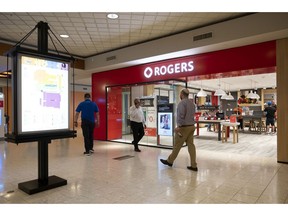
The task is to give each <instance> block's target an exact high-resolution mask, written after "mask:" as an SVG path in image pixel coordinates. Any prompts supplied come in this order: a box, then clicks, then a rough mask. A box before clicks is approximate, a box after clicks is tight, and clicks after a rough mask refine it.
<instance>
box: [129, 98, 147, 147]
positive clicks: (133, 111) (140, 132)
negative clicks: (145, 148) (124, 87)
mask: <svg viewBox="0 0 288 216" xmlns="http://www.w3.org/2000/svg"><path fill="white" fill-rule="evenodd" d="M130 124H131V129H132V132H133V141H132V143H133V144H134V151H136V152H141V150H140V149H139V147H138V143H139V141H140V140H141V139H142V137H143V136H144V134H145V133H144V128H146V124H145V118H144V113H143V110H142V107H141V106H140V100H139V99H138V98H136V99H134V105H133V106H131V107H130Z"/></svg>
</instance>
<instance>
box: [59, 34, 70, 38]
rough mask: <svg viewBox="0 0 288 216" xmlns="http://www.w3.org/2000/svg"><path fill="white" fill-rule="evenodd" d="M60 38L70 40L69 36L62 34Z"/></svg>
mask: <svg viewBox="0 0 288 216" xmlns="http://www.w3.org/2000/svg"><path fill="white" fill-rule="evenodd" d="M60 37H62V38H69V35H65V34H61V35H60Z"/></svg>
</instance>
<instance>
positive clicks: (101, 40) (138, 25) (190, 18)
mask: <svg viewBox="0 0 288 216" xmlns="http://www.w3.org/2000/svg"><path fill="white" fill-rule="evenodd" d="M248 14H251V13H226V12H225V13H224V12H217V13H211V12H210V13H202V12H191V13H190V12H172V13H164V12H159V13H156V12H147V13H143V12H141V13H138V12H135V13H134V12H133V13H118V15H119V18H118V19H115V20H111V19H108V18H107V13H99V12H95V13H88V12H81V13H78V12H67V13H58V12H57V13H46V12H41V13H36V12H34V13H32V12H29V13H25V12H21V13H18V12H15V13H14V12H13V13H8V12H7V13H0V42H2V43H6V44H10V45H15V44H16V43H17V42H19V41H21V40H22V39H23V38H24V37H25V36H26V35H27V34H28V33H29V32H30V31H31V30H32V29H33V28H34V27H35V26H36V25H37V23H38V22H40V21H44V22H47V23H48V25H49V27H50V31H49V33H52V34H50V35H51V38H53V43H51V41H49V50H52V51H55V50H57V51H58V52H60V53H67V51H68V53H70V54H71V55H73V56H74V57H77V58H82V59H85V58H86V57H90V56H94V55H98V54H102V53H105V52H110V51H113V50H117V49H121V48H124V47H129V46H133V45H135V44H139V43H143V42H147V41H151V40H154V39H158V38H162V37H165V36H169V35H173V34H177V33H180V32H185V31H189V30H193V29H196V28H200V27H203V26H208V25H211V24H214V23H217V22H222V21H226V20H230V19H235V18H238V17H241V16H246V15H248ZM53 34H54V35H56V37H57V38H58V39H59V40H60V42H59V41H58V40H56V39H55V37H54V36H53ZM60 34H67V35H69V38H60V36H59V35H60ZM37 38H38V35H37V30H35V31H33V32H32V34H31V35H30V36H29V37H27V39H25V40H24V41H23V43H22V44H23V45H25V46H28V47H37ZM61 44H63V46H64V47H63V46H62V45H61ZM66 50H67V51H66ZM76 73H83V71H82V72H81V71H76ZM251 80H254V81H252V82H251ZM256 81H257V83H256ZM75 82H76V83H77V84H83V85H91V79H90V78H88V79H86V80H83V79H82V80H81V81H80V80H79V81H77V80H75ZM239 84H240V85H239ZM191 85H192V86H195V87H196V86H200V87H201V85H202V86H203V87H204V88H206V89H217V88H218V85H219V82H218V79H217V80H215V79H210V80H203V81H202V83H199V81H191ZM254 85H255V86H254ZM275 85H276V73H272V74H270V75H269V76H268V75H267V76H266V75H264V74H260V75H253V76H241V77H239V78H237V79H235V78H232V77H227V78H223V79H221V86H223V88H226V89H230V90H236V89H237V90H238V89H243V88H251V87H253V88H254V87H257V88H260V87H264V86H265V87H272V86H275Z"/></svg>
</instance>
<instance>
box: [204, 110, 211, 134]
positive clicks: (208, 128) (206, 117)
mask: <svg viewBox="0 0 288 216" xmlns="http://www.w3.org/2000/svg"><path fill="white" fill-rule="evenodd" d="M203 116H204V117H205V119H207V120H210V119H211V115H210V114H209V113H208V112H204V113H203ZM211 125H212V124H207V131H212V130H211Z"/></svg>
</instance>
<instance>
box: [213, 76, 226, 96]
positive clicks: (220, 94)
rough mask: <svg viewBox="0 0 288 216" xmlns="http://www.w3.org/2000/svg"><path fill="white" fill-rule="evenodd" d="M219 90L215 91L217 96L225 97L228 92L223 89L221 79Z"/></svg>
mask: <svg viewBox="0 0 288 216" xmlns="http://www.w3.org/2000/svg"><path fill="white" fill-rule="evenodd" d="M218 86H219V88H218V89H217V90H216V91H215V94H214V95H215V96H223V95H226V92H225V91H224V90H223V89H221V85H220V79H219V84H218Z"/></svg>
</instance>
